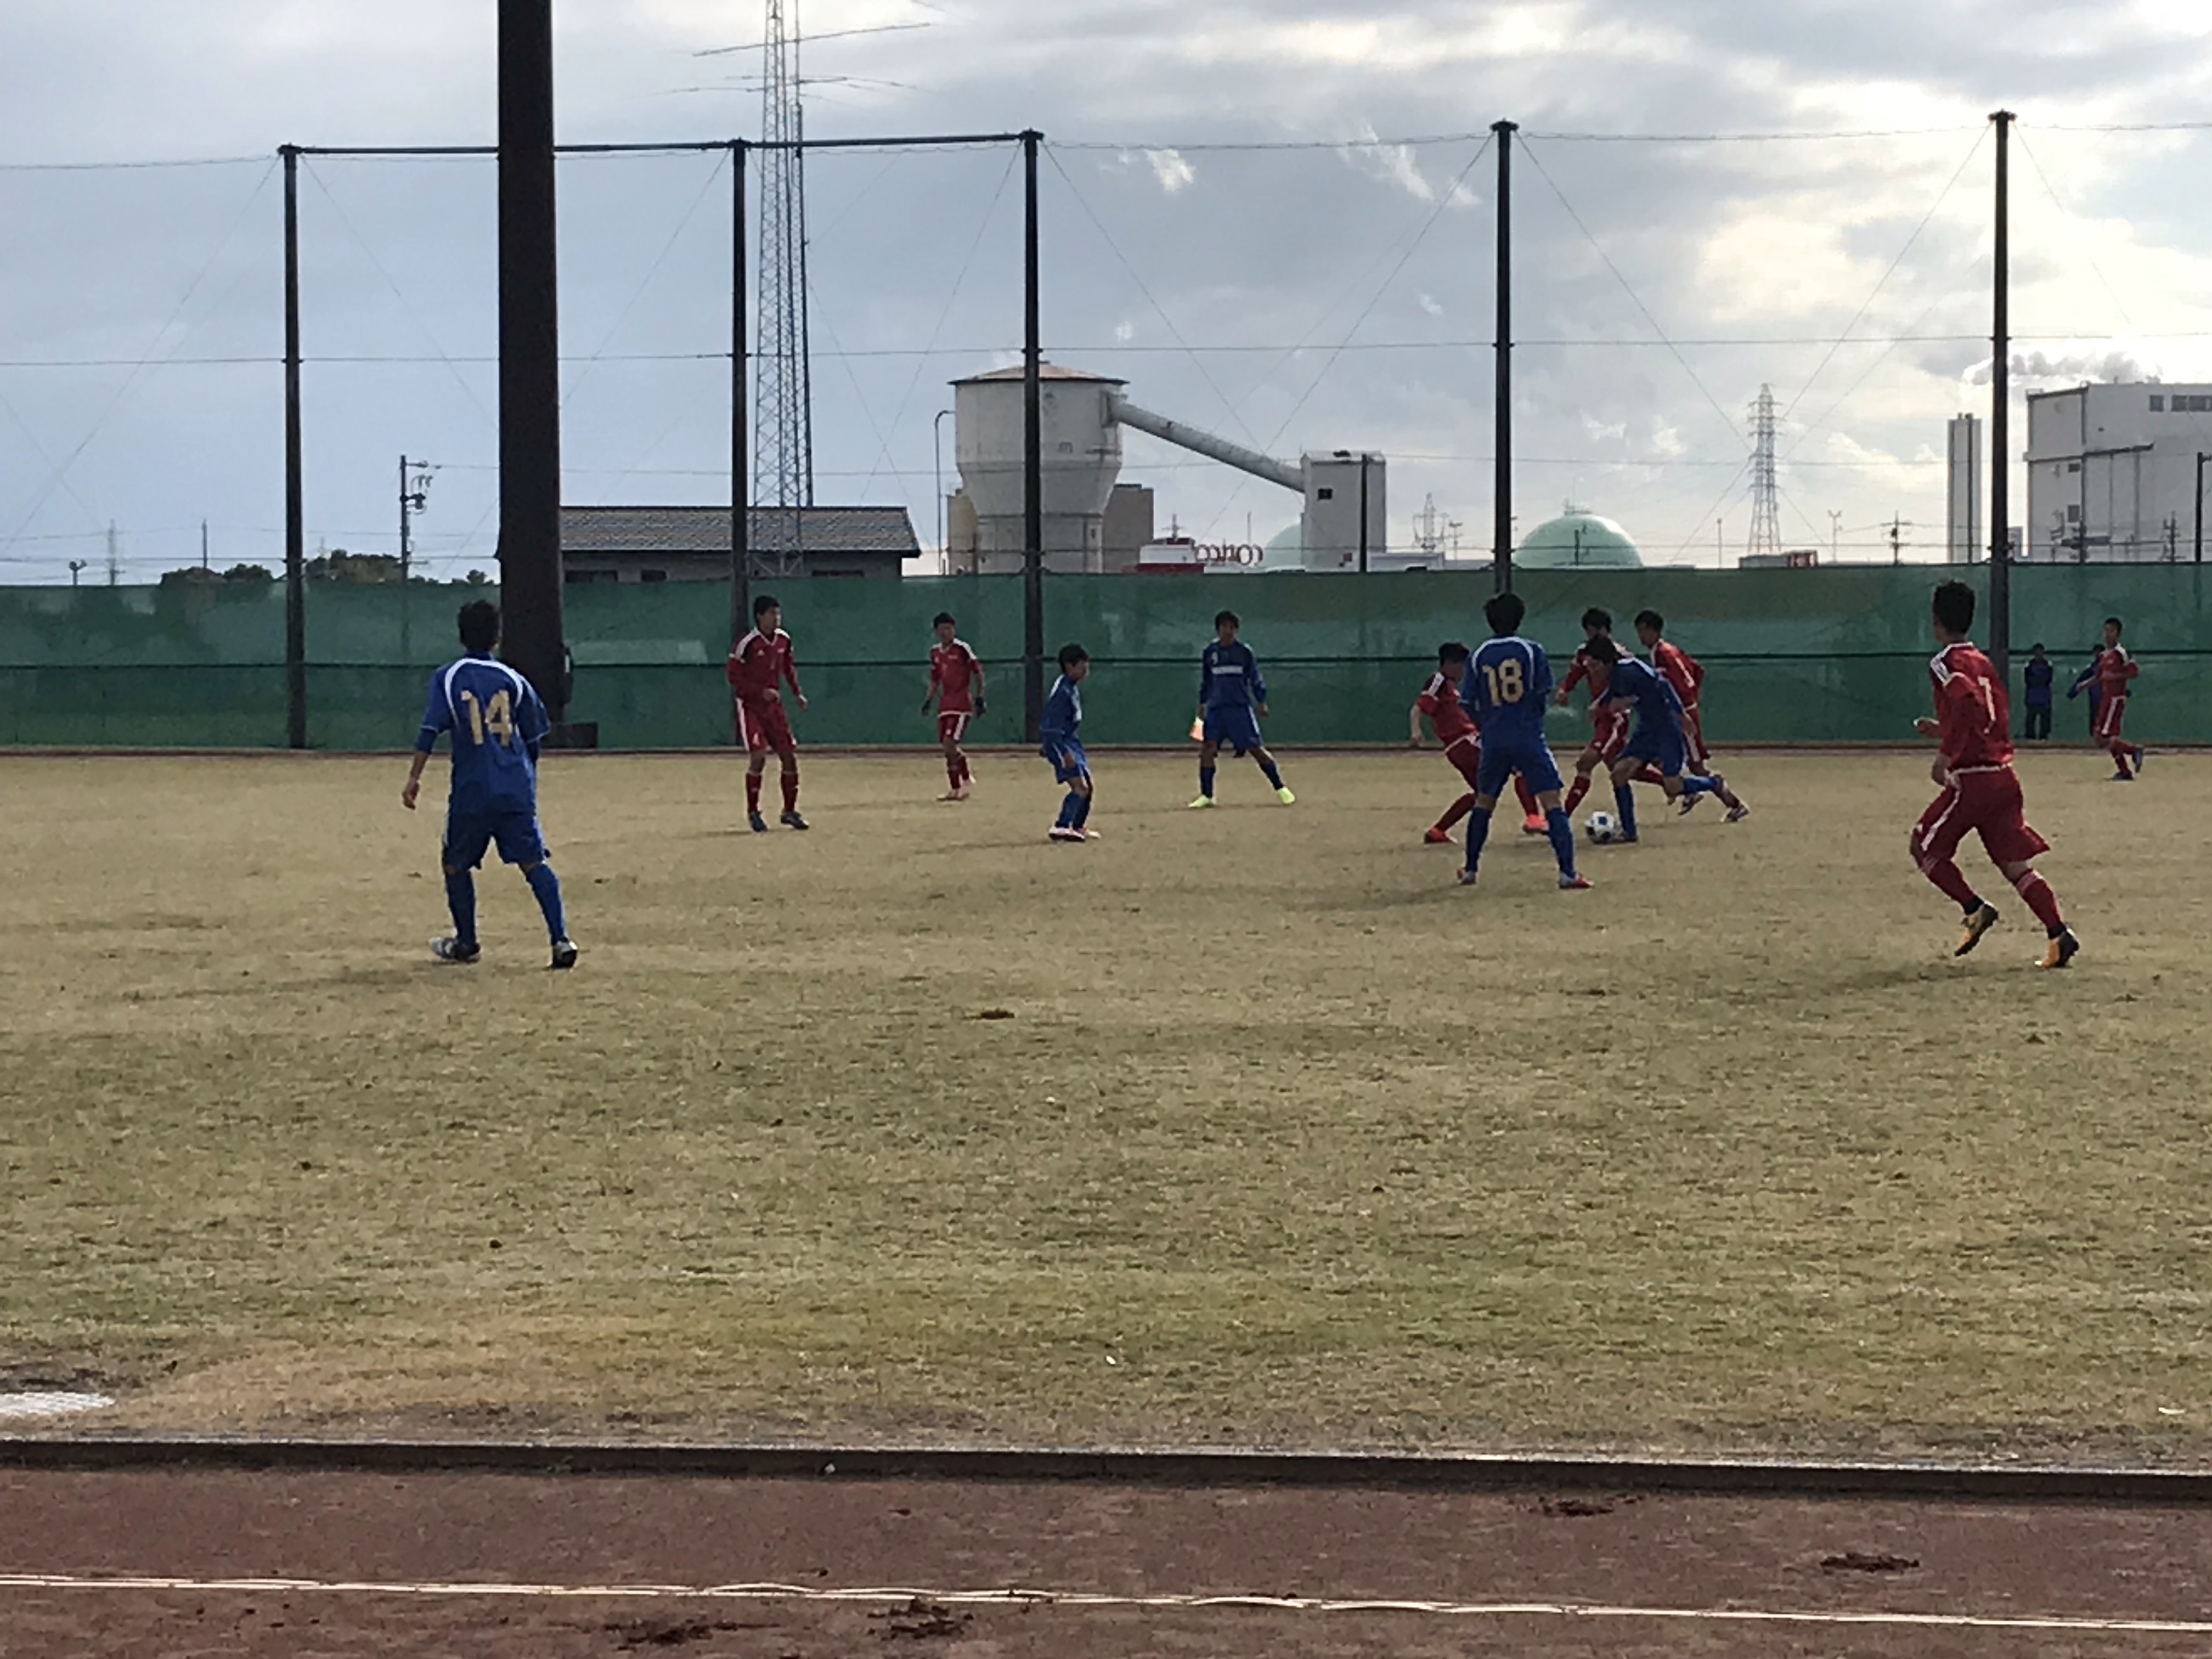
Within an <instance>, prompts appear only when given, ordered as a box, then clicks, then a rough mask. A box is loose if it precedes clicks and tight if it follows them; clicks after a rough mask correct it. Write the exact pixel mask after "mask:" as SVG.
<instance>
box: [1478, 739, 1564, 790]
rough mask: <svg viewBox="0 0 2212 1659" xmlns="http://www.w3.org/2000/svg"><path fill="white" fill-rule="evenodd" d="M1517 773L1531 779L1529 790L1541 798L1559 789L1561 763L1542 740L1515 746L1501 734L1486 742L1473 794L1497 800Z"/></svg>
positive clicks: (1529, 780)
mask: <svg viewBox="0 0 2212 1659" xmlns="http://www.w3.org/2000/svg"><path fill="white" fill-rule="evenodd" d="M1516 772H1518V773H1519V774H1520V775H1522V777H1524V778H1526V779H1528V787H1530V788H1531V789H1533V790H1534V791H1535V792H1536V793H1538V794H1540V795H1541V794H1546V793H1552V792H1554V791H1556V790H1557V789H1558V788H1559V762H1557V761H1555V760H1553V758H1552V749H1551V745H1550V744H1547V743H1545V742H1543V741H1542V740H1541V739H1539V740H1538V741H1536V742H1534V743H1527V744H1516V743H1514V742H1513V741H1512V739H1510V738H1507V737H1506V736H1505V735H1504V733H1502V732H1501V733H1500V734H1499V735H1498V738H1496V739H1495V740H1494V741H1493V740H1492V739H1489V738H1485V739H1484V740H1483V744H1482V764H1481V766H1480V767H1479V768H1478V769H1476V771H1475V775H1474V793H1476V794H1478V795H1482V796H1485V797H1486V798H1488V799H1492V800H1496V799H1498V798H1499V797H1501V796H1502V795H1504V793H1505V786H1506V785H1507V783H1509V782H1510V781H1511V780H1512V777H1513V775H1514V774H1515V773H1516Z"/></svg>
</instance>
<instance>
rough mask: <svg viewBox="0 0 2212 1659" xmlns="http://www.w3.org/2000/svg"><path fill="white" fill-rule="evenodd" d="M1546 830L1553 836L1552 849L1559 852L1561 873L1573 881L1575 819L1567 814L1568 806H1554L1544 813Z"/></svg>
mask: <svg viewBox="0 0 2212 1659" xmlns="http://www.w3.org/2000/svg"><path fill="white" fill-rule="evenodd" d="M1544 829H1545V832H1546V833H1547V835H1549V836H1551V838H1552V851H1553V852H1554V853H1556V854H1559V873H1560V874H1561V875H1563V876H1565V878H1567V879H1568V880H1570V881H1572V880H1573V879H1574V875H1575V821H1574V820H1573V819H1572V818H1571V817H1568V816H1567V811H1566V808H1565V807H1564V806H1559V807H1554V808H1553V810H1552V811H1548V812H1547V813H1545V814H1544Z"/></svg>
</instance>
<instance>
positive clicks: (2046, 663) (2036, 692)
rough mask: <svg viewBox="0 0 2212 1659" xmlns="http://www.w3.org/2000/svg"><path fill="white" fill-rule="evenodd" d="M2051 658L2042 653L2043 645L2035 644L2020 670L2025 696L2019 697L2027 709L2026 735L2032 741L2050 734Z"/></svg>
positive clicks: (2039, 739)
mask: <svg viewBox="0 0 2212 1659" xmlns="http://www.w3.org/2000/svg"><path fill="white" fill-rule="evenodd" d="M2051 674H2052V669H2051V659H2050V658H2048V657H2046V656H2045V655H2044V654H2043V647H2042V646H2041V645H2037V646H2035V647H2033V649H2032V650H2031V651H2030V652H2029V653H2028V658H2027V667H2026V668H2025V669H2024V670H2022V671H2021V683H2022V685H2023V686H2024V688H2025V690H2026V691H2027V696H2024V697H2022V698H2021V703H2022V705H2023V706H2024V707H2025V708H2027V732H2026V735H2027V738H2029V739H2031V740H2032V741H2041V740H2042V739H2044V738H2048V737H2049V736H2050V735H2051Z"/></svg>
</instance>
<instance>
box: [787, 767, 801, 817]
mask: <svg viewBox="0 0 2212 1659" xmlns="http://www.w3.org/2000/svg"><path fill="white" fill-rule="evenodd" d="M783 810H784V811H787V812H796V811H798V810H799V768H798V767H797V766H796V765H792V766H787V767H785V768H784V769H783Z"/></svg>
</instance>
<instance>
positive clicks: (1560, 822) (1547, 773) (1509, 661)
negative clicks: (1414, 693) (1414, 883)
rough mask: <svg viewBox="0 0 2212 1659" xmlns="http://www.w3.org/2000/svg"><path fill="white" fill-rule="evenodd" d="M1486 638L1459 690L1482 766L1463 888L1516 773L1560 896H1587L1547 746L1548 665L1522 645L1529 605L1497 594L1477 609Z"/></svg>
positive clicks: (1539, 652) (1528, 643)
mask: <svg viewBox="0 0 2212 1659" xmlns="http://www.w3.org/2000/svg"><path fill="white" fill-rule="evenodd" d="M1482 614H1483V615H1484V616H1485V617H1486V618H1488V619H1489V623H1490V632H1491V637H1490V638H1489V639H1488V640H1486V641H1484V642H1483V645H1482V648H1481V649H1480V650H1479V651H1477V652H1476V653H1474V656H1473V657H1471V658H1469V659H1468V665H1467V674H1466V676H1465V678H1462V680H1461V682H1460V691H1459V700H1460V706H1461V707H1462V708H1465V709H1466V710H1467V711H1468V713H1469V714H1473V715H1474V721H1475V724H1476V725H1477V726H1480V728H1481V730H1482V764H1481V767H1480V769H1478V770H1477V772H1476V773H1475V784H1474V811H1472V812H1470V813H1469V814H1468V820H1467V867H1466V868H1465V869H1464V870H1462V871H1461V872H1459V878H1460V883H1461V884H1462V886H1467V887H1472V886H1474V875H1475V870H1476V867H1477V866H1479V865H1480V862H1481V860H1482V848H1483V843H1484V842H1486V841H1487V840H1488V839H1489V837H1490V815H1491V813H1492V811H1495V810H1496V809H1497V806H1498V795H1499V793H1501V792H1502V791H1503V790H1504V787H1505V783H1506V780H1507V779H1509V778H1510V777H1511V776H1512V775H1514V774H1515V773H1516V772H1518V773H1519V774H1520V775H1522V777H1524V778H1526V779H1528V787H1530V788H1532V789H1534V791H1535V792H1536V804H1537V805H1539V806H1541V808H1542V809H1543V811H1544V833H1545V834H1546V835H1547V836H1550V837H1551V841H1552V851H1553V853H1554V854H1557V855H1558V857H1559V890H1560V891H1562V892H1566V893H1579V892H1583V891H1587V890H1588V889H1589V880H1588V879H1587V878H1584V877H1583V876H1581V875H1579V874H1577V872H1576V870H1575V826H1574V821H1573V820H1572V819H1571V818H1569V817H1567V811H1566V808H1565V806H1563V805H1560V804H1559V763H1558V762H1557V761H1555V760H1553V758H1552V746H1551V744H1548V743H1547V742H1546V741H1545V740H1544V711H1545V710H1546V709H1547V708H1550V707H1551V703H1552V662H1551V659H1550V658H1548V657H1547V656H1546V655H1545V654H1544V647H1542V646H1541V645H1539V644H1537V643H1536V642H1535V641H1534V640H1524V639H1522V637H1521V633H1520V629H1521V621H1522V617H1526V616H1527V615H1528V605H1526V604H1525V603H1524V602H1523V601H1522V598H1521V596H1520V595H1519V594H1517V593H1500V594H1498V596H1497V597H1496V598H1494V599H1492V600H1491V601H1490V603H1489V604H1488V605H1485V606H1483V608H1482Z"/></svg>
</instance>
